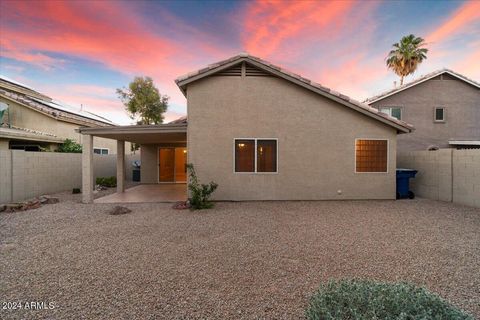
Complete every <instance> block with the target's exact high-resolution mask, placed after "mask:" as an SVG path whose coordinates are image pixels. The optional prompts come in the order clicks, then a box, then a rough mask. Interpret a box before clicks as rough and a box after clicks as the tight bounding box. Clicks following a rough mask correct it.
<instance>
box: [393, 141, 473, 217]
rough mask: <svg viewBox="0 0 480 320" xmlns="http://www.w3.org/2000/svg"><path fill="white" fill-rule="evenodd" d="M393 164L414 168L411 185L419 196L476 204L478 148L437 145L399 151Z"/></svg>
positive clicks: (469, 204) (468, 204) (470, 204)
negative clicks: (415, 174)
mask: <svg viewBox="0 0 480 320" xmlns="http://www.w3.org/2000/svg"><path fill="white" fill-rule="evenodd" d="M397 167H399V168H409V169H416V170H418V173H417V176H416V177H415V179H413V180H412V179H411V180H410V181H411V189H412V190H413V192H415V194H416V195H417V196H419V197H422V198H428V199H433V200H440V201H449V202H455V203H459V204H463V205H467V206H472V207H479V208H480V150H479V149H466V150H455V149H440V150H436V151H412V152H408V153H405V154H399V155H398V157H397Z"/></svg>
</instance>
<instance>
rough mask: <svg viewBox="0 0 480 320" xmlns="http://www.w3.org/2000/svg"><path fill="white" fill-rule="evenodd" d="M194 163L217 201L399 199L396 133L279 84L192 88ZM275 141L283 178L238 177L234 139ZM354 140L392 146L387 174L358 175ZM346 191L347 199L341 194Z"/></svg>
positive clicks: (234, 80)
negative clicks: (214, 187)
mask: <svg viewBox="0 0 480 320" xmlns="http://www.w3.org/2000/svg"><path fill="white" fill-rule="evenodd" d="M187 95H188V97H187V105H188V131H187V138H188V151H189V155H188V157H189V162H192V163H193V164H194V165H195V167H196V170H197V173H198V175H199V178H200V179H201V180H202V181H203V182H208V181H209V180H215V181H216V182H217V183H218V184H219V187H218V190H217V191H216V192H215V194H214V198H215V199H216V200H323V199H394V198H395V170H394V169H395V164H396V154H395V150H396V130H395V129H393V128H391V127H389V126H387V125H385V124H382V123H380V122H378V121H376V120H373V119H371V118H369V117H367V116H364V115H361V114H360V113H358V112H355V111H353V110H351V109H349V108H347V107H345V106H342V105H340V104H338V103H336V102H333V101H331V100H329V99H327V98H324V97H321V96H319V95H317V94H315V93H313V92H310V91H308V90H306V89H304V88H301V87H299V86H296V85H294V84H291V83H290V82H287V81H286V80H283V79H279V78H273V77H246V78H241V77H210V78H205V79H203V80H200V81H197V82H194V83H192V84H190V85H189V86H188V88H187ZM249 137H251V138H277V139H278V173H277V174H248V173H242V174H238V173H234V172H233V171H234V169H233V161H234V159H233V148H234V146H233V140H234V138H249ZM355 138H381V139H388V140H389V163H388V170H389V172H388V173H355ZM338 190H341V194H338V192H337V191H338Z"/></svg>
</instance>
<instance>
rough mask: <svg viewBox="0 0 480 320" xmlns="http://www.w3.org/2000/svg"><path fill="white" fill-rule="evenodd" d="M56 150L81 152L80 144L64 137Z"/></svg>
mask: <svg viewBox="0 0 480 320" xmlns="http://www.w3.org/2000/svg"><path fill="white" fill-rule="evenodd" d="M57 152H69V153H82V145H81V144H78V143H76V142H75V141H73V140H71V139H65V141H64V142H63V143H62V144H61V145H60V146H59V147H58V150H57Z"/></svg>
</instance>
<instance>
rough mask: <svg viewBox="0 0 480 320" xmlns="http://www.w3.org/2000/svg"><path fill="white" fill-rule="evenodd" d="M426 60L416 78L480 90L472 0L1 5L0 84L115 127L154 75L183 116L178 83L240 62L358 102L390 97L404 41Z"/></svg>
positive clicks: (479, 34)
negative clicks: (462, 82)
mask: <svg viewBox="0 0 480 320" xmlns="http://www.w3.org/2000/svg"><path fill="white" fill-rule="evenodd" d="M411 33H413V34H415V35H416V36H421V37H423V38H424V39H425V40H426V43H427V47H428V49H429V50H430V51H429V53H428V58H427V60H426V61H424V62H423V63H422V64H421V65H420V67H419V68H418V70H417V72H416V73H415V74H414V75H413V76H409V77H407V79H406V81H410V80H412V79H415V78H416V77H419V76H421V75H422V74H426V73H429V72H432V71H435V70H437V69H440V68H449V69H452V70H454V71H456V72H459V73H461V74H463V75H465V76H467V77H469V78H472V79H474V80H476V81H480V1H475V0H474V1H433V0H432V1H254V0H252V1H185V0H184V1H172V2H169V1H145V2H142V1H108V0H102V1H58V0H56V1H41V0H37V1H33V0H31V1H9V0H2V1H0V74H2V75H4V76H6V77H8V78H11V79H14V80H16V81H19V82H21V83H24V84H26V85H28V86H30V87H32V88H34V89H36V90H37V91H40V92H42V93H45V94H47V95H49V96H50V97H52V98H54V99H57V100H60V101H63V102H66V103H68V104H70V105H71V106H72V107H74V108H80V105H82V106H83V108H84V110H88V111H90V112H94V113H97V114H99V115H102V116H105V117H107V118H109V119H111V120H112V121H114V122H116V123H118V124H130V123H133V120H132V119H130V118H129V117H128V116H127V114H126V112H125V109H124V107H123V105H122V103H121V102H120V100H119V99H118V96H117V95H116V92H115V91H116V88H122V87H125V86H128V83H129V82H130V81H131V80H132V79H133V78H134V77H135V76H150V77H152V78H153V80H154V82H155V85H156V86H157V88H158V89H159V91H160V93H161V94H166V95H168V96H169V97H170V106H169V110H168V112H167V113H166V115H165V118H166V121H171V120H174V119H176V118H178V117H180V116H182V115H184V114H185V113H186V99H185V97H184V96H183V95H182V93H181V92H180V90H179V89H178V87H177V86H176V84H175V82H174V80H175V79H176V78H177V77H179V76H181V75H183V74H186V73H188V72H191V71H195V70H197V69H200V68H203V67H205V66H206V65H208V64H210V63H214V62H217V61H220V60H224V59H226V58H229V57H231V56H234V55H236V54H238V53H240V52H248V53H249V54H251V55H254V56H257V57H260V58H262V59H265V60H267V61H269V62H271V63H274V64H277V65H280V66H282V67H284V68H286V69H289V70H290V71H292V72H295V73H298V74H301V75H302V76H304V77H306V78H309V79H311V80H313V81H315V82H318V83H321V84H322V85H324V86H326V87H329V88H332V89H334V90H335V91H338V92H341V93H343V94H345V95H348V96H350V97H352V98H355V99H357V100H364V99H366V98H368V97H370V96H373V95H375V94H378V93H380V92H382V91H385V90H388V89H391V88H392V87H393V82H394V81H398V77H397V76H396V75H395V74H393V72H391V71H389V70H388V69H387V68H386V67H385V57H386V55H387V54H388V52H389V50H390V49H391V46H392V44H393V43H395V42H398V41H399V40H400V38H401V37H402V36H404V35H408V34H411Z"/></svg>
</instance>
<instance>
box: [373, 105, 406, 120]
mask: <svg viewBox="0 0 480 320" xmlns="http://www.w3.org/2000/svg"><path fill="white" fill-rule="evenodd" d="M382 109H389V110H390V111H389V113H387V114H388V115H389V116H390V117H392V118H395V119H397V120H400V121H402V119H403V107H402V106H382V107H380V108H379V109H378V111H380V112H382V113H385V112H383V111H382ZM392 109H398V110H400V119H398V118H396V117H394V116H392Z"/></svg>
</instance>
